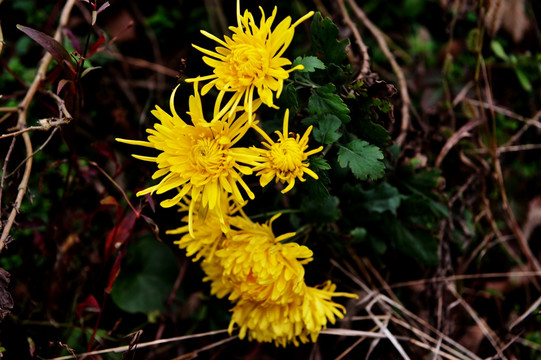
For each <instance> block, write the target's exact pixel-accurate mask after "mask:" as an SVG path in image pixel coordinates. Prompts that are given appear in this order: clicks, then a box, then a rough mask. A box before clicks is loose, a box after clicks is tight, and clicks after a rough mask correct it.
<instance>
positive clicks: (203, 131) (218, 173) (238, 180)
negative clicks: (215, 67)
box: [116, 82, 260, 236]
mask: <svg viewBox="0 0 541 360" xmlns="http://www.w3.org/2000/svg"><path fill="white" fill-rule="evenodd" d="M177 88H178V87H177ZM177 88H175V90H174V91H173V93H172V95H171V99H170V108H171V113H172V115H169V114H168V113H166V112H165V111H163V110H162V109H161V108H160V107H158V106H156V109H155V110H153V111H152V114H153V115H154V116H156V118H158V119H159V120H160V124H155V125H154V129H147V132H148V133H149V134H150V135H149V136H148V137H147V139H148V141H137V140H126V139H116V140H117V141H120V142H123V143H127V144H132V145H139V146H145V147H150V148H154V149H156V150H159V151H160V154H159V155H158V156H157V157H151V156H141V155H133V157H135V158H137V159H140V160H144V161H151V162H155V163H157V165H158V170H157V171H156V172H155V173H154V174H153V175H152V178H153V179H157V178H160V177H163V179H162V180H161V181H160V182H159V183H158V184H157V185H153V186H151V187H149V188H147V189H144V190H142V191H139V192H138V193H137V196H141V195H145V194H152V193H154V192H155V193H157V194H162V193H165V192H167V191H170V190H173V189H175V190H176V191H177V194H176V195H175V196H174V197H173V198H171V199H168V200H164V201H162V202H161V206H163V207H171V206H174V205H176V204H178V203H179V202H180V201H181V199H182V198H184V196H186V195H187V194H189V195H190V197H191V199H192V200H191V202H190V209H189V217H190V221H189V227H190V233H191V234H192V236H193V227H192V222H193V221H192V220H191V219H192V216H193V211H194V207H195V204H198V203H199V202H198V200H199V199H201V201H200V204H201V206H202V207H203V208H204V209H208V210H211V211H212V210H214V209H215V207H217V206H219V205H220V203H221V201H220V197H221V194H222V192H223V191H225V192H226V193H230V194H233V196H234V198H235V200H236V201H238V202H239V203H241V202H243V201H244V199H243V197H242V195H241V193H240V191H239V188H238V184H240V185H241V187H242V188H243V189H244V191H245V192H246V194H248V196H249V197H250V199H253V198H254V194H253V193H252V191H251V190H250V189H249V187H248V185H246V183H245V182H244V180H243V179H242V175H243V174H244V175H250V174H252V168H253V167H254V166H256V165H257V164H258V161H259V160H260V159H259V154H258V153H257V152H256V151H254V150H253V149H249V148H242V147H234V145H235V144H236V143H237V142H238V141H239V140H240V139H241V137H242V136H243V135H244V134H245V133H246V131H247V130H248V128H249V125H248V124H247V115H246V113H243V114H242V115H241V116H239V117H238V118H236V119H235V118H234V117H228V118H227V119H226V118H224V119H216V120H213V121H211V122H207V121H206V120H205V119H204V117H203V110H202V108H201V98H200V96H199V92H198V89H197V82H196V83H195V84H194V95H192V96H190V99H189V109H190V111H189V112H188V114H189V115H190V117H191V120H192V124H187V123H185V122H184V121H183V120H182V119H181V118H180V117H179V116H178V115H177V113H176V111H175V107H174V97H175V92H176V89H177ZM258 105H259V104H258V103H257V104H256V105H255V106H256V107H257V106H258ZM239 110H241V109H239ZM219 210H220V209H218V212H220V211H219Z"/></svg>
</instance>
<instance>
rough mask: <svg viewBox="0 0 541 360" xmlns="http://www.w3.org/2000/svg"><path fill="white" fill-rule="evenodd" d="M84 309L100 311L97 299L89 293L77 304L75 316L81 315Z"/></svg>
mask: <svg viewBox="0 0 541 360" xmlns="http://www.w3.org/2000/svg"><path fill="white" fill-rule="evenodd" d="M85 311H92V312H100V311H101V309H100V305H99V304H98V301H97V300H96V298H95V297H94V296H93V295H89V296H88V297H87V298H86V299H85V301H83V302H81V303H79V304H77V307H76V308H75V316H77V317H78V318H80V317H81V316H83V312H85Z"/></svg>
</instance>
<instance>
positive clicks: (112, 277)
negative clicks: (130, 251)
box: [105, 250, 126, 294]
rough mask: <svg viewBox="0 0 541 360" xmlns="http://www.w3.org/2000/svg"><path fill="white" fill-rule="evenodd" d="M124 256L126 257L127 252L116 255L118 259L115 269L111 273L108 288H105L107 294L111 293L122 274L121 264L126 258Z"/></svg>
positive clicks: (114, 265)
mask: <svg viewBox="0 0 541 360" xmlns="http://www.w3.org/2000/svg"><path fill="white" fill-rule="evenodd" d="M124 255H126V250H123V251H120V252H119V253H118V254H117V255H116V259H115V262H114V264H113V267H112V268H111V272H109V281H108V282H107V287H106V288H105V293H106V294H110V293H111V288H112V287H113V284H114V283H115V280H116V278H117V277H118V274H119V273H120V264H121V263H122V259H123V258H124Z"/></svg>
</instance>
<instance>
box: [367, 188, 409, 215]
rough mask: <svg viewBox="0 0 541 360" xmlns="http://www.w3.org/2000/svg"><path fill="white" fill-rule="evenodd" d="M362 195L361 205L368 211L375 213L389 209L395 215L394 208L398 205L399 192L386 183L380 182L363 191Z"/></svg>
mask: <svg viewBox="0 0 541 360" xmlns="http://www.w3.org/2000/svg"><path fill="white" fill-rule="evenodd" d="M362 195H363V207H364V208H365V209H367V210H368V211H374V212H377V213H383V212H385V211H390V212H391V213H392V214H393V215H396V209H398V207H399V206H400V200H401V195H400V192H399V191H398V189H397V188H395V187H394V186H392V185H389V184H388V183H381V184H379V185H378V186H376V187H375V188H373V189H370V190H367V191H363V192H362Z"/></svg>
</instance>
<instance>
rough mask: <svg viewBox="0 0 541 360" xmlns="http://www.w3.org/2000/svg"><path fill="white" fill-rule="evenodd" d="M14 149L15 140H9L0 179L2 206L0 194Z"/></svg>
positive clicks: (0, 214)
mask: <svg viewBox="0 0 541 360" xmlns="http://www.w3.org/2000/svg"><path fill="white" fill-rule="evenodd" d="M14 147H15V138H13V139H11V144H10V145H9V149H8V152H7V154H6V157H5V158H4V165H3V166H2V178H1V179H0V204H2V192H3V190H4V181H5V180H6V172H7V168H8V161H9V158H10V157H11V152H12V151H13V148H14ZM1 218H2V212H1V211H0V219H1Z"/></svg>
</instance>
